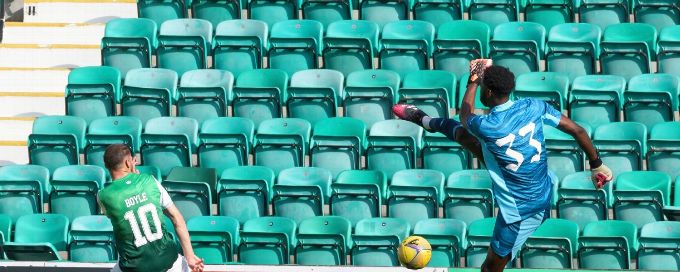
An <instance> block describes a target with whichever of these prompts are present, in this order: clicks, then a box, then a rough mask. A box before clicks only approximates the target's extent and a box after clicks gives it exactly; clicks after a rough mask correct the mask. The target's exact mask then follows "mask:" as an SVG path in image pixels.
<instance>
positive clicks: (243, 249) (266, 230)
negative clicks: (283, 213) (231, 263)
mask: <svg viewBox="0 0 680 272" xmlns="http://www.w3.org/2000/svg"><path fill="white" fill-rule="evenodd" d="M295 230H296V224H295V221H293V219H290V218H285V217H276V216H267V217H259V218H253V219H250V220H248V221H247V222H246V223H245V224H244V225H243V231H242V232H241V243H240V244H239V246H238V257H239V258H238V259H239V262H242V263H245V264H252V265H279V264H288V263H289V262H290V254H292V253H293V249H294V248H295V247H296V245H297V240H296V239H295Z"/></svg>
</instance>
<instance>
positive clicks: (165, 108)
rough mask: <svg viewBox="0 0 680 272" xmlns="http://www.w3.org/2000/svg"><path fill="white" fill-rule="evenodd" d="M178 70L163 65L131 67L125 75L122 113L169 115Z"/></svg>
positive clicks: (141, 117)
mask: <svg viewBox="0 0 680 272" xmlns="http://www.w3.org/2000/svg"><path fill="white" fill-rule="evenodd" d="M177 81H178V77H177V73H176V72H175V71H173V70H168V69H162V68H139V69H133V70H130V71H129V72H128V74H127V76H126V77H125V85H123V96H122V98H121V100H120V104H121V105H120V107H121V115H125V116H133V117H137V118H139V120H141V121H142V124H146V122H147V121H149V119H152V118H155V117H161V116H170V113H171V111H172V105H173V104H174V102H175V99H176V98H177Z"/></svg>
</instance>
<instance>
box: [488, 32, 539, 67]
mask: <svg viewBox="0 0 680 272" xmlns="http://www.w3.org/2000/svg"><path fill="white" fill-rule="evenodd" d="M489 45H490V46H491V51H490V52H489V58H491V59H493V60H494V64H495V65H501V66H505V67H507V68H508V69H510V71H512V72H513V73H514V74H515V77H517V76H519V75H521V74H524V73H528V72H538V71H539V63H540V62H541V59H542V58H543V52H544V51H545V50H544V47H545V28H544V27H543V26H542V25H540V24H538V23H532V22H509V23H503V24H499V25H498V26H497V27H496V28H495V29H494V31H493V39H492V40H491V42H490V43H489Z"/></svg>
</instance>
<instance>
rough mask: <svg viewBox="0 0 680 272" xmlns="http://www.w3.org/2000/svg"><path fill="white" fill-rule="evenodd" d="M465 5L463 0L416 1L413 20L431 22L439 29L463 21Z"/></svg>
mask: <svg viewBox="0 0 680 272" xmlns="http://www.w3.org/2000/svg"><path fill="white" fill-rule="evenodd" d="M464 5H465V1H463V0H453V1H447V0H414V2H413V19H414V20H421V21H426V22H430V23H431V24H432V25H434V27H435V28H439V26H441V25H443V24H445V23H448V22H452V21H456V20H463V13H464V10H465V7H464Z"/></svg>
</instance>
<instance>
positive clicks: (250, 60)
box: [212, 20, 269, 77]
mask: <svg viewBox="0 0 680 272" xmlns="http://www.w3.org/2000/svg"><path fill="white" fill-rule="evenodd" d="M268 33H269V27H268V26H267V24H266V23H265V22H262V21H257V20H227V21H224V22H221V23H219V24H218V25H217V27H216V29H215V39H214V40H213V45H214V48H213V52H212V55H213V63H212V64H213V65H212V66H213V68H214V69H222V70H227V71H230V72H231V73H233V74H234V77H238V76H239V75H240V74H241V73H242V72H245V71H250V70H254V69H259V68H262V56H263V54H264V52H265V51H266V49H267V47H268V46H269V41H268V36H269V35H268Z"/></svg>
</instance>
